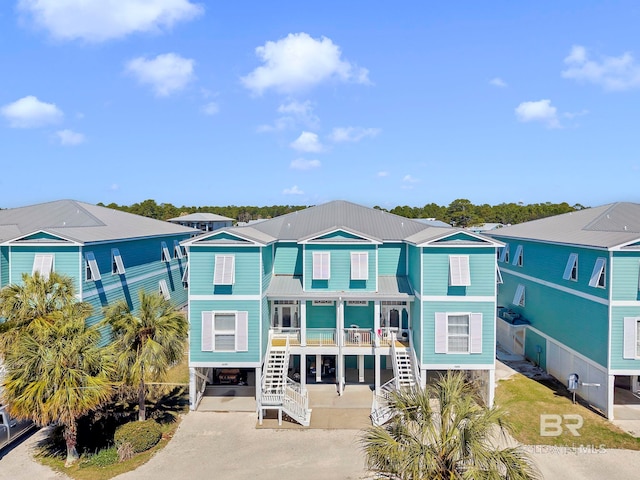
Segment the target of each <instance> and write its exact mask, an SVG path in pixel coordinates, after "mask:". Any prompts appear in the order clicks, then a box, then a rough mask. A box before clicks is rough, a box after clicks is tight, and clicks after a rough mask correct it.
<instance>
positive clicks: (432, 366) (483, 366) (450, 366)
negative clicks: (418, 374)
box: [419, 360, 496, 371]
mask: <svg viewBox="0 0 640 480" xmlns="http://www.w3.org/2000/svg"><path fill="white" fill-rule="evenodd" d="M419 367H420V368H421V369H424V370H494V371H495V369H496V364H495V360H494V362H493V363H469V364H467V365H465V364H461V363H428V364H422V365H419Z"/></svg>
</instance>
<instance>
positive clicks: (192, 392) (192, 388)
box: [189, 367, 198, 410]
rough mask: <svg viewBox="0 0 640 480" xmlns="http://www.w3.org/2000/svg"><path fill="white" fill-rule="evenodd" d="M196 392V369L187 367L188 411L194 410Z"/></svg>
mask: <svg viewBox="0 0 640 480" xmlns="http://www.w3.org/2000/svg"><path fill="white" fill-rule="evenodd" d="M197 395H198V391H197V390H196V369H195V368H194V367H189V410H195V409H196V399H197Z"/></svg>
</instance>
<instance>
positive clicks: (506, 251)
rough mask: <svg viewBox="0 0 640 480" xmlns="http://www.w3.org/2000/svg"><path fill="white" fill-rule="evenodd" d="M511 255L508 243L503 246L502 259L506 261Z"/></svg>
mask: <svg viewBox="0 0 640 480" xmlns="http://www.w3.org/2000/svg"><path fill="white" fill-rule="evenodd" d="M508 256H509V244H508V243H507V244H506V245H505V246H504V247H502V251H501V252H500V261H501V262H504V261H506V260H507V257H508Z"/></svg>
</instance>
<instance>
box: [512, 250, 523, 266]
mask: <svg viewBox="0 0 640 480" xmlns="http://www.w3.org/2000/svg"><path fill="white" fill-rule="evenodd" d="M520 255H522V245H518V246H517V247H516V253H515V255H514V256H513V260H512V261H511V264H512V265H518V262H519V260H520Z"/></svg>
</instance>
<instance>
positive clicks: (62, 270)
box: [9, 245, 84, 292]
mask: <svg viewBox="0 0 640 480" xmlns="http://www.w3.org/2000/svg"><path fill="white" fill-rule="evenodd" d="M79 251H80V247H78V246H77V245H73V246H68V247H62V246H60V247H38V246H26V245H25V246H19V247H15V246H12V247H10V250H9V262H10V271H11V276H10V278H9V283H22V274H23V273H26V274H28V275H31V272H32V271H33V260H34V259H35V256H36V254H52V255H53V256H54V257H53V271H54V272H56V273H59V274H60V275H66V276H68V277H71V278H72V279H73V280H74V287H75V289H76V291H77V292H79V291H80V281H79V278H78V275H79V272H80V270H81V268H80V253H79ZM82 272H83V275H84V269H82Z"/></svg>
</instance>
